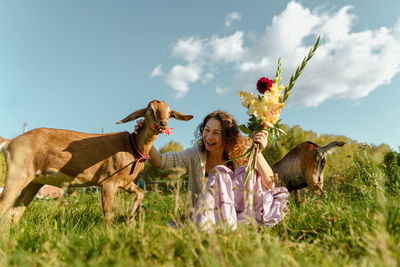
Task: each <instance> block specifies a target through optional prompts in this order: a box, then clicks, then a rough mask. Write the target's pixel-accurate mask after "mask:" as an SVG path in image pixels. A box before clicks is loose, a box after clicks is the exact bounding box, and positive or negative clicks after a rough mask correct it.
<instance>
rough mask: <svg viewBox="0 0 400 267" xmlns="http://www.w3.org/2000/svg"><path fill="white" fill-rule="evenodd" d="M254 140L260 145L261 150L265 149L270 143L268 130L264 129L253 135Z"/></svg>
mask: <svg viewBox="0 0 400 267" xmlns="http://www.w3.org/2000/svg"><path fill="white" fill-rule="evenodd" d="M253 141H254V142H255V143H257V144H259V145H260V149H259V151H262V150H264V149H265V148H266V147H267V144H268V131H267V130H262V131H261V132H258V133H256V134H254V135H253Z"/></svg>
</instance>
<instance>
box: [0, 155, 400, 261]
mask: <svg viewBox="0 0 400 267" xmlns="http://www.w3.org/2000/svg"><path fill="white" fill-rule="evenodd" d="M394 175H396V174H394ZM385 177H386V176H385V174H384V173H383V172H382V168H381V166H379V165H377V164H374V163H372V162H369V161H366V160H365V158H363V157H359V158H355V159H354V164H353V165H352V167H351V168H350V169H349V170H348V174H347V175H346V176H345V177H344V179H343V180H340V181H339V182H334V181H333V180H329V179H328V182H327V184H326V186H325V188H326V191H327V195H326V196H325V197H324V198H317V197H315V196H314V195H312V194H311V193H309V192H308V193H303V194H302V199H303V203H302V204H300V205H298V204H296V203H295V202H294V201H293V200H291V202H290V204H289V205H290V206H289V207H290V213H289V215H288V216H287V217H286V218H285V219H284V221H283V222H282V223H280V224H278V225H277V226H275V227H272V228H266V229H263V228H259V227H258V226H257V225H255V224H249V225H240V226H239V228H238V229H237V230H236V231H230V230H227V229H216V230H215V231H214V232H212V233H206V232H202V231H199V230H197V229H196V228H195V227H194V226H193V225H191V224H190V223H185V221H184V217H185V207H186V204H185V198H186V194H185V193H181V194H178V193H176V194H175V193H173V192H171V193H168V194H159V193H146V195H145V198H144V201H143V204H142V207H141V210H140V212H139V213H138V214H137V216H136V221H135V224H134V225H133V226H130V225H128V224H127V223H126V219H127V213H128V211H129V209H130V208H131V205H132V200H131V196H130V195H129V194H126V193H122V192H121V193H120V194H118V195H117V197H116V203H115V209H114V210H115V215H116V216H115V219H114V225H113V226H112V227H110V228H106V227H105V226H104V222H103V214H102V208H101V201H100V195H99V194H98V193H92V194H87V195H79V196H77V197H73V196H68V197H65V198H62V199H57V200H45V199H42V200H39V199H36V200H34V201H33V203H32V204H31V205H30V206H29V208H28V209H27V211H26V212H25V214H24V216H23V217H22V219H21V222H20V224H19V225H18V226H14V227H11V228H8V227H3V228H2V229H1V230H0V256H1V257H0V264H1V265H2V266H49V265H50V266H70V265H73V266H128V265H131V266H149V265H150V266H152V265H154V266H159V265H162V266H163V265H167V266H171V265H174V266H396V265H398V263H399V260H400V249H399V247H400V244H399V240H400V199H399V196H398V195H397V194H389V193H387V192H388V190H386V189H387V183H386V178H385ZM389 191H390V190H389ZM176 205H177V206H176ZM170 219H174V220H175V221H177V223H178V228H177V229H174V228H171V227H169V226H167V224H168V221H169V220H170Z"/></svg>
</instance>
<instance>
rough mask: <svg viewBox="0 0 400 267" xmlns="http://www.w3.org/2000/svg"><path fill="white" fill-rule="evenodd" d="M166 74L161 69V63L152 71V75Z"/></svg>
mask: <svg viewBox="0 0 400 267" xmlns="http://www.w3.org/2000/svg"><path fill="white" fill-rule="evenodd" d="M162 75H164V72H163V71H162V70H161V64H160V65H158V66H157V67H155V68H154V70H153V71H152V72H151V77H157V76H162Z"/></svg>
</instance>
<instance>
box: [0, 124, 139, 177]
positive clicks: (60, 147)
mask: <svg viewBox="0 0 400 267" xmlns="http://www.w3.org/2000/svg"><path fill="white" fill-rule="evenodd" d="M128 138H129V133H127V132H120V133H111V134H88V133H82V132H76V131H70V130H61V129H49V128H37V129H34V130H31V131H29V132H27V133H24V134H22V135H20V136H18V137H16V138H15V139H13V140H11V141H10V143H9V144H8V147H7V151H6V158H10V159H11V162H12V163H13V164H15V165H16V166H15V167H17V168H24V169H27V170H28V171H30V173H32V172H33V173H40V174H43V173H45V172H49V170H51V172H60V173H62V174H65V175H66V176H69V177H77V176H78V175H82V176H84V177H86V178H85V179H84V180H89V179H90V180H91V181H92V182H93V181H94V180H97V178H96V177H95V174H96V173H103V174H104V175H108V174H110V173H112V172H113V171H115V170H118V169H119V168H122V167H124V163H125V162H127V161H129V162H130V161H132V160H133V156H132V155H131V153H130V152H129V150H128V148H129V147H128V145H127V144H128ZM117 159H118V160H117ZM121 159H122V160H121ZM107 169H109V170H108V171H105V170H107ZM92 178H95V179H94V180H92Z"/></svg>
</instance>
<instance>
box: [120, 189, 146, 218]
mask: <svg viewBox="0 0 400 267" xmlns="http://www.w3.org/2000/svg"><path fill="white" fill-rule="evenodd" d="M123 189H124V190H125V191H126V192H129V193H131V194H132V195H133V196H134V201H135V202H134V203H133V206H132V208H131V210H130V211H129V224H130V225H133V222H134V221H135V214H136V210H137V209H138V207H139V205H140V204H141V203H142V201H143V197H144V192H143V190H142V189H140V188H139V187H138V186H137V185H136V184H135V183H134V182H131V183H130V184H128V185H127V186H125V187H124V188H123Z"/></svg>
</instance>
